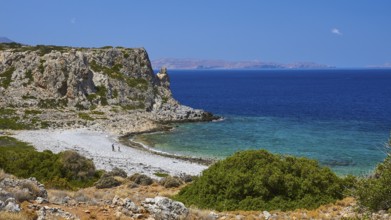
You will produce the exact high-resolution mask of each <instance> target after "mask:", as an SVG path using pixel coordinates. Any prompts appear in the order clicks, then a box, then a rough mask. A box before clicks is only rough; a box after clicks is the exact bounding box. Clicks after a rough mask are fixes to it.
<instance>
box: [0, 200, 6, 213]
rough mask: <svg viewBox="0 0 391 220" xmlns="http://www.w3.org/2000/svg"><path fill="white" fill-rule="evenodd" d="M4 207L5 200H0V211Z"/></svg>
mask: <svg viewBox="0 0 391 220" xmlns="http://www.w3.org/2000/svg"><path fill="white" fill-rule="evenodd" d="M4 207H5V202H3V201H1V200H0V211H1V210H2V209H3V208H4Z"/></svg>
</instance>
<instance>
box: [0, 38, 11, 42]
mask: <svg viewBox="0 0 391 220" xmlns="http://www.w3.org/2000/svg"><path fill="white" fill-rule="evenodd" d="M12 42H14V41H13V40H11V39H9V38H7V37H0V43H12Z"/></svg>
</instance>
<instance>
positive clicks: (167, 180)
mask: <svg viewBox="0 0 391 220" xmlns="http://www.w3.org/2000/svg"><path fill="white" fill-rule="evenodd" d="M159 184H160V185H162V186H164V187H165V188H174V187H178V186H180V185H183V182H182V180H181V179H179V178H178V177H172V176H167V177H164V178H163V179H161V180H160V181H159Z"/></svg>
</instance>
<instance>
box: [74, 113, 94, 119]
mask: <svg viewBox="0 0 391 220" xmlns="http://www.w3.org/2000/svg"><path fill="white" fill-rule="evenodd" d="M78 116H79V118H81V119H83V120H87V121H94V120H95V119H94V118H93V117H91V116H90V115H89V114H87V113H84V112H80V113H78Z"/></svg>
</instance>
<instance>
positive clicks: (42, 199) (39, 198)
mask: <svg viewBox="0 0 391 220" xmlns="http://www.w3.org/2000/svg"><path fill="white" fill-rule="evenodd" d="M35 201H36V202H37V203H38V204H45V203H49V201H48V200H47V199H44V198H42V197H39V196H38V197H37V198H36V199H35Z"/></svg>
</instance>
